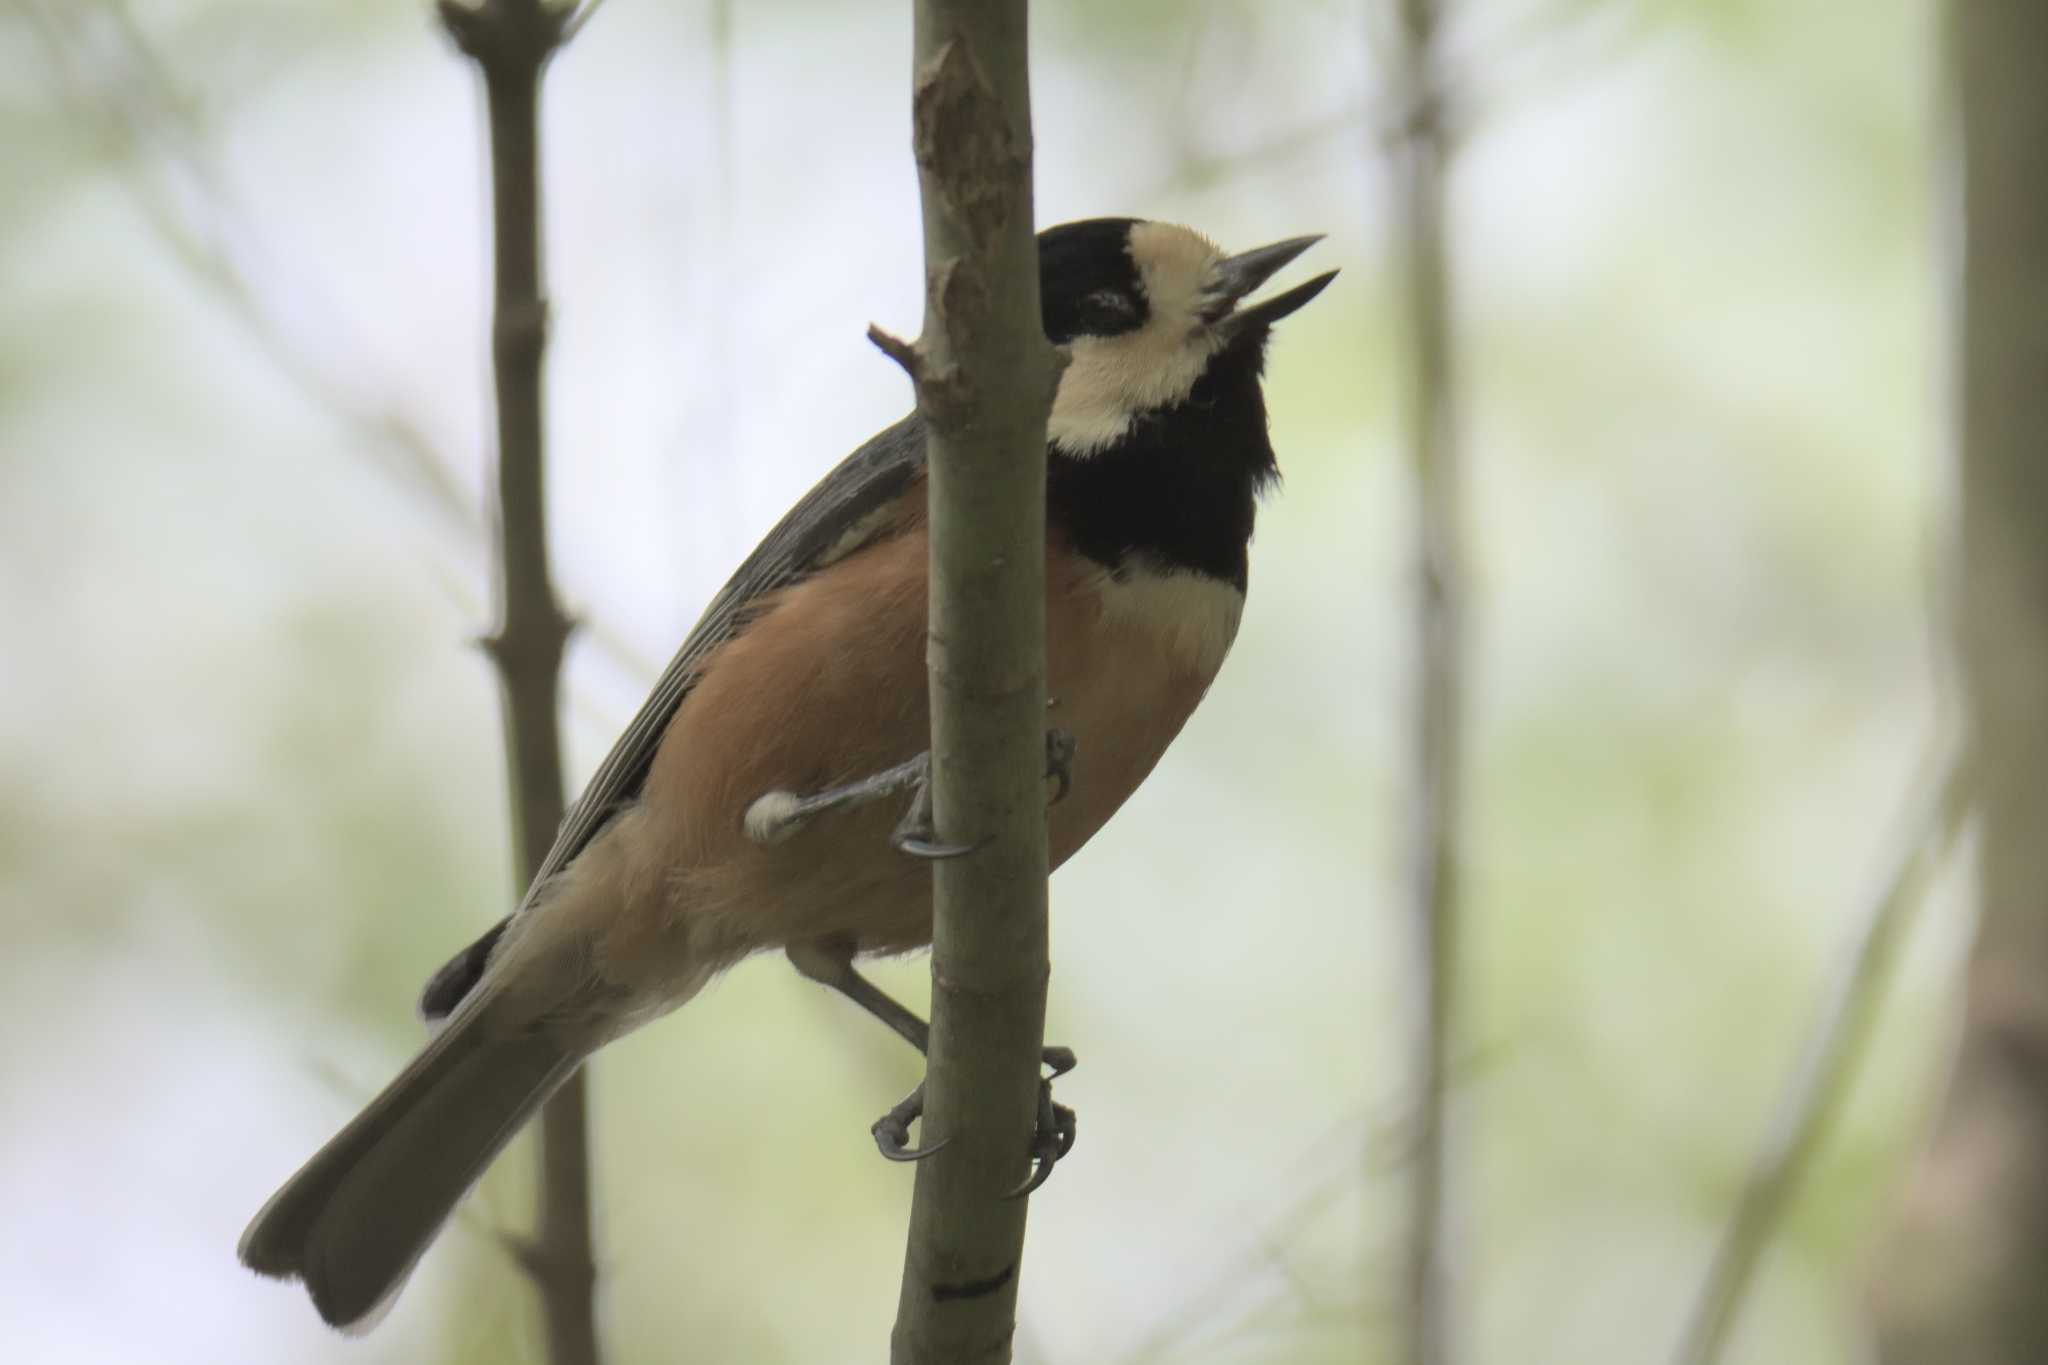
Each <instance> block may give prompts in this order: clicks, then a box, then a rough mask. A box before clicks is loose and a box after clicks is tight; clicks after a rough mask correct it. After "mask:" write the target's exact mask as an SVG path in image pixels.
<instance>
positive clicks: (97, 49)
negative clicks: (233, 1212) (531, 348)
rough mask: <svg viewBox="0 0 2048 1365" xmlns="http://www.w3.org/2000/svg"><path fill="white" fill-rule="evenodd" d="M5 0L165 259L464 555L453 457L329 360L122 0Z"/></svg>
mask: <svg viewBox="0 0 2048 1365" xmlns="http://www.w3.org/2000/svg"><path fill="white" fill-rule="evenodd" d="M13 3H14V5H15V6H16V8H17V9H18V10H19V11H20V12H21V13H23V14H24V15H25V16H26V17H27V18H28V20H29V21H30V26H31V28H32V30H33V31H34V33H35V34H36V36H37V38H38V40H39V41H40V44H41V46H42V49H43V52H44V55H45V56H46V57H47V58H48V63H47V66H46V70H48V71H49V72H50V74H51V76H52V77H53V79H54V80H55V81H56V83H57V85H58V87H59V90H60V92H61V97H62V99H63V100H64V102H65V104H66V105H67V106H68V107H69V108H70V109H71V110H72V111H73V112H75V113H76V114H77V115H78V116H79V117H80V118H81V119H82V120H84V121H86V122H87V123H88V124H89V125H90V126H91V127H93V128H94V129H95V130H96V132H97V135H98V136H100V137H102V138H104V139H105V140H106V143H107V145H108V147H109V148H110V149H111V150H112V151H113V152H114V153H115V154H116V155H117V156H119V157H120V159H121V161H122V169H123V172H124V174H123V177H122V179H123V182H124V183H125V184H126V186H127V187H128V190H129V193H130V198H131V200H132V202H133V203H134V205H135V207H136V210H137V211H138V212H139V213H140V214H141V215H142V218H143V221H144V222H145V223H147V224H148V225H149V227H150V228H151V230H152V231H154V232H155V233H156V234H157V237H158V238H159V240H161V241H162V243H163V244H164V246H165V248H166V249H167V250H169V251H170V253H171V255H172V257H173V259H175V260H176V261H177V263H178V264H179V265H180V266H182V267H183V268H184V270H185V272H186V273H187V275H189V276H190V277H191V279H193V280H194V281H196V282H197V283H198V284H199V285H200V286H201V288H202V290H203V292H204V295H205V297H207V298H209V299H210V300H212V301H213V302H214V303H215V305H216V306H218V307H219V308H220V309H221V311H222V312H223V313H224V314H225V315H226V316H228V317H229V318H231V319H233V320H234V322H235V323H236V324H237V325H238V326H239V327H241V328H242V330H243V332H244V334H245V335H246V336H247V337H248V338H249V339H250V341H251V342H252V343H253V344H254V345H255V346H256V347H257V349H258V350H259V351H261V352H262V354H263V356H264V357H265V358H266V359H267V360H269V361H270V362H271V364H272V365H273V366H275V367H276V369H277V372H278V374H279V375H280V376H282V377H283V378H284V379H285V381H286V382H287V383H288V384H290V385H291V387H292V389H293V390H294V391H296V392H297V393H298V395H299V396H300V398H302V399H303V400H304V401H305V402H306V403H308V404H309V405H310V406H311V407H313V408H314V409H316V410H318V411H319V412H320V413H321V414H323V415H324V416H325V417H327V418H328V419H329V420H330V421H333V422H334V423H335V424H336V425H337V426H340V427H341V428H343V429H345V430H347V431H348V432H350V433H351V434H352V435H353V436H354V437H355V438H356V440H355V442H354V444H353V445H352V446H351V449H352V450H353V451H354V452H356V453H357V454H359V455H360V456H361V457H362V458H363V460H364V462H365V463H366V464H367V465H368V466H369V467H370V468H372V469H374V470H375V471H376V472H377V473H378V474H379V475H380V476H382V477H383V478H384V479H386V480H387V481H388V482H389V483H390V484H391V486H392V487H393V488H394V489H395V490H396V491H397V492H398V494H399V495H400V497H401V498H402V499H403V500H404V502H405V504H406V505H407V506H409V507H411V508H414V509H417V510H418V511H419V512H421V513H423V514H424V518H425V521H426V523H427V524H428V525H429V526H430V527H431V529H432V532H433V533H434V535H436V536H437V537H438V538H439V539H440V541H441V542H442V544H443V545H444V546H445V547H452V548H453V551H454V553H453V554H452V555H450V557H449V562H450V563H451V564H452V563H453V562H455V561H456V560H458V559H459V560H460V562H461V563H463V564H464V565H465V566H467V565H468V564H471V563H474V562H476V551H477V549H478V548H479V547H481V546H482V544H483V541H484V534H485V522H484V516H483V512H482V509H481V506H480V505H479V503H478V502H477V500H476V499H475V497H474V496H473V495H472V494H471V493H470V492H469V490H468V489H466V488H465V487H464V486H463V484H462V482H461V480H460V479H459V478H458V477H457V475H456V472H455V471H456V470H457V469H459V468H460V467H461V464H460V462H459V461H457V460H456V459H454V458H453V457H451V456H450V455H449V454H448V453H447V452H445V451H444V450H442V449H441V448H440V447H439V446H438V445H437V444H436V443H435V441H434V439H433V438H432V437H431V436H429V435H428V434H427V430H426V427H425V426H424V424H422V423H421V422H420V421H419V420H418V419H417V418H416V417H414V416H413V415H412V414H410V413H408V412H407V411H405V409H404V408H403V406H402V405H400V404H399V403H397V402H394V401H392V400H391V399H390V398H389V397H388V396H385V395H380V394H377V393H374V392H368V391H366V390H365V387H364V385H363V384H362V383H361V382H360V381H358V380H356V379H353V378H351V377H350V367H349V366H348V365H346V364H342V363H336V361H335V360H334V359H332V358H331V357H332V356H333V355H334V354H335V353H337V352H349V351H351V350H359V349H360V348H359V347H353V346H352V344H351V340H350V338H348V337H347V336H346V330H347V329H346V328H345V327H344V325H343V323H342V320H341V318H340V315H339V314H338V312H337V311H336V310H335V309H334V308H333V307H331V306H330V305H329V304H328V303H327V301H326V300H325V299H324V298H323V297H322V296H321V295H320V293H319V291H318V289H317V288H316V287H315V286H314V284H313V282H312V281H311V279H310V277H309V276H308V275H307V273H306V271H305V270H304V269H303V268H302V267H300V266H298V265H296V264H294V265H292V266H289V267H287V266H285V265H283V264H281V263H280V262H279V261H278V260H277V258H276V255H275V253H274V252H273V251H271V250H270V249H269V248H268V246H267V245H266V244H265V243H264V241H263V240H262V236H261V234H260V232H259V231H258V230H257V225H256V215H255V214H254V213H253V212H251V211H250V209H249V207H248V205H246V204H244V203H243V202H242V200H241V198H240V196H239V195H237V194H236V192H235V190H234V188H233V185H232V183H231V180H230V177H229V176H228V175H227V174H226V173H225V172H224V171H223V170H222V168H221V166H220V164H219V161H218V157H217V155H216V153H215V150H214V148H213V147H212V145H211V144H210V142H209V141H208V139H207V137H206V136H205V130H204V127H203V126H202V122H201V120H200V118H199V117H198V116H197V115H196V114H195V113H194V112H193V110H194V102H193V100H192V98H191V97H190V96H189V94H188V93H187V92H186V90H185V88H184V85H183V84H182V83H181V82H180V81H179V80H178V78H177V76H176V74H175V73H174V72H173V71H172V70H171V69H170V68H169V67H168V66H167V65H166V64H165V63H164V61H163V60H162V58H161V57H160V55H159V54H158V53H157V51H156V49H155V47H154V46H153V44H152V43H151V42H150V40H149V36H148V34H147V33H145V32H144V31H143V30H142V28H141V27H140V26H139V25H138V24H137V23H136V22H135V20H134V16H133V15H132V14H131V13H130V12H129V10H128V8H127V6H126V5H125V4H124V3H123V0H85V3H73V2H72V0H13ZM586 12H587V8H586V10H585V11H579V13H586ZM466 572H467V570H466V568H465V573H466ZM458 596H459V597H460V598H461V599H462V601H463V602H464V604H465V605H467V604H469V603H473V602H480V601H481V598H482V591H481V587H480V586H473V585H472V583H471V582H470V581H465V583H464V584H463V586H462V587H461V590H460V592H459V593H458ZM581 635H582V638H583V641H584V644H585V647H586V648H589V649H592V650H594V651H595V652H596V653H597V654H598V655H599V656H600V657H601V658H602V659H603V661H604V663H605V665H606V667H607V669H608V670H609V671H610V672H612V673H613V674H615V675H617V676H618V677H620V678H622V679H626V680H628V681H629V682H630V683H631V684H635V685H639V684H645V683H648V682H651V681H652V679H653V678H654V676H655V675H656V674H657V673H658V672H659V671H660V670H659V668H658V667H656V666H655V664H654V663H653V662H651V661H650V660H648V659H647V658H646V657H644V656H643V655H641V654H640V653H639V651H638V650H636V649H635V648H634V647H633V646H632V645H631V644H629V643H628V642H627V641H626V640H625V639H624V638H623V637H621V636H620V635H619V634H618V633H617V632H616V631H614V630H612V629H610V628H609V627H608V626H607V624H606V623H605V622H604V621H603V620H602V619H601V618H599V619H586V620H585V621H584V624H583V628H582V631H581ZM607 720H609V718H607Z"/></svg>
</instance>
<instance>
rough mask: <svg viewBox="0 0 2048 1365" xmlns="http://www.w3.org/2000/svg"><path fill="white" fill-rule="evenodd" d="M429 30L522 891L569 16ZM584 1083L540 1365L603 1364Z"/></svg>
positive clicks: (555, 705)
mask: <svg viewBox="0 0 2048 1365" xmlns="http://www.w3.org/2000/svg"><path fill="white" fill-rule="evenodd" d="M440 16H441V22H442V25H443V27H445V28H446V29H447V31H448V34H449V36H450V37H451V38H453V39H454V41H455V45H456V46H457V47H458V48H460V49H461V51H462V52H463V54H464V55H466V56H467V57H469V58H470V59H471V60H472V61H474V62H475V63H476V66H477V70H478V73H479V74H480V75H481V76H482V78H483V85H484V100H485V107H486V110H487V113H488V118H489V125H490V140H491V223H492V238H493V258H494V269H493V289H492V297H493V305H492V318H491V356H492V368H493V372H494V375H495V378H496V386H497V417H498V432H497V435H498V442H497V469H496V474H497V479H496V511H497V516H496V518H495V525H494V529H495V531H496V534H497V544H496V550H497V555H496V559H497V566H498V575H497V589H498V626H497V629H496V630H495V631H494V632H493V633H492V634H491V635H490V637H489V638H488V639H486V640H485V642H484V643H485V646H486V648H487V650H488V652H489V653H490V656H491V658H492V660H493V661H495V662H496V664H497V666H498V673H499V678H500V681H501V683H502V685H503V690H504V696H505V746H506V751H507V755H508V759H509V762H508V767H509V770H510V776H511V797H512V827H513V833H514V838H513V856H514V859H515V862H516V869H517V874H518V877H519V882H520V884H521V885H522V886H523V885H525V884H526V883H528V882H531V881H532V880H533V878H534V877H535V876H536V875H537V874H538V872H539V869H540V865H541V860H542V859H543V858H545V857H546V856H547V851H548V848H549V846H550V845H551V844H552V843H553V842H554V838H555V831H556V830H557V829H558V828H560V826H561V823H562V812H563V791H562V744H561V734H560V729H559V711H560V705H559V689H560V685H561V667H562V652H563V649H564V648H565V647H566V645H567V643H568V639H569V631H570V625H571V623H570V621H569V618H568V616H567V615H566V614H565V613H564V612H563V610H562V608H561V604H560V603H559V602H558V601H557V600H556V598H555V591H554V585H553V582H552V580H551V577H550V574H549V569H548V543H547V500H546V488H545V483H544V479H543V461H542V448H543V438H544V434H545V426H544V423H543V420H542V360H543V357H544V355H545V352H546V347H547V327H548V311H547V300H546V296H545V294H544V293H543V292H542V280H543V274H542V270H541V218H540V92H541V83H542V77H543V76H544V75H545V73H546V71H547V66H548V62H549V60H550V59H551V58H552V57H553V56H554V54H555V52H556V50H557V49H558V48H559V47H560V46H561V44H562V42H563V41H564V35H565V31H566V24H567V22H568V19H569V12H568V11H567V10H566V9H562V8H556V7H552V6H550V5H548V4H546V3H544V0H480V3H478V4H475V5H470V4H464V3H461V0H441V5H440ZM585 1074H586V1073H584V1072H579V1073H578V1074H577V1075H576V1076H575V1077H574V1078H572V1079H571V1080H570V1082H569V1083H568V1084H567V1085H565V1086H563V1087H562V1088H561V1090H559V1091H557V1092H556V1094H555V1095H554V1097H553V1098H552V1099H550V1100H549V1101H548V1102H547V1104H546V1106H545V1107H544V1108H543V1109H542V1110H541V1120H540V1201H539V1202H540V1210H539V1219H538V1224H537V1226H536V1229H535V1231H534V1234H533V1236H532V1237H531V1238H530V1239H525V1240H524V1241H523V1242H522V1243H520V1245H521V1247H522V1248H523V1250H522V1254H521V1255H519V1256H518V1258H517V1259H518V1262H519V1264H520V1265H521V1267H522V1268H523V1269H525V1271H526V1272H527V1274H528V1276H529V1277H530V1278H531V1279H532V1280H533V1282H534V1284H535V1286H536V1287H537V1288H538V1289H539V1290H540V1296H541V1306H542V1311H543V1316H544V1318H545V1320H546V1323H547V1337H548V1358H549V1360H550V1361H551V1362H552V1365H597V1362H598V1359H599V1356H598V1344H597V1321H596V1309H595V1305H594V1302H593V1293H594V1290H595V1287H596V1280H597V1264H596V1259H595V1256H594V1254H593V1251H592V1247H591V1231H590V1157H589V1144H590V1139H589V1116H588V1106H587V1104H586V1097H585V1087H584V1075H585Z"/></svg>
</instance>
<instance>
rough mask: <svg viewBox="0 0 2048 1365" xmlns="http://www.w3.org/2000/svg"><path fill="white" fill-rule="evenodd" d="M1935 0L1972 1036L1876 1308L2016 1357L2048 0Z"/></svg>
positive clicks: (1905, 1332) (2047, 658) (2042, 471)
mask: <svg viewBox="0 0 2048 1365" xmlns="http://www.w3.org/2000/svg"><path fill="white" fill-rule="evenodd" d="M1941 9H1942V10H1943V11H1944V12H1945V17H1946V33H1945V37H1946V39H1947V41H1948V43H1949V45H1950V46H1949V52H1948V60H1946V61H1945V62H1944V63H1943V71H1942V84H1943V91H1942V94H1943V111H1944V114H1945V115H1946V116H1947V117H1948V118H1952V119H1954V120H1955V121H1954V122H1953V124H1951V125H1950V131H1952V132H1953V133H1954V134H1956V135H1958V137H1959V140H1958V141H1957V142H1955V143H1954V144H1953V145H1952V146H1951V147H1950V149H1949V151H1950V156H1951V157H1952V158H1953V160H1952V162H1951V164H1952V165H1953V166H1954V167H1955V168H1956V169H1957V170H1959V171H1960V177H1959V183H1958V185H1957V188H1958V189H1959V190H1960V197H1959V201H1958V202H1956V203H1953V204H1950V205H1945V206H1944V207H1945V208H1949V209H1951V210H1953V209H1955V208H1960V210H1961V212H1960V216H1959V218H1957V219H1955V220H1953V221H1954V222H1955V223H1956V225H1957V226H1959V227H1960V229H1961V231H1960V233H1959V234H1957V235H1956V236H1955V237H1954V238H1953V239H1952V240H1951V242H1950V247H1951V251H1952V253H1953V254H1952V255H1951V256H1950V262H1951V264H1952V266H1955V267H1959V268H1958V269H1956V270H1955V272H1954V273H1953V274H1952V275H1951V276H1950V278H1951V280H1952V281H1953V282H1954V283H1955V285H1957V286H1959V287H1958V290H1957V292H1956V294H1955V295H1954V296H1952V298H1953V303H1954V305H1955V308H1954V310H1953V314H1952V316H1953V317H1954V321H1955V326H1954V328H1953V331H1952V333H1951V335H1952V336H1953V338H1954V340H1955V342H1956V343H1957V345H1958V350H1957V352H1956V358H1957V359H1956V367H1955V390H1954V392H1955V396H1956V400H1957V403H1956V415H1957V417H1958V418H1959V425H1958V430H1959V433H1960V437H1961V458H1960V459H1959V461H1958V472H1959V474H1960V480H1959V493H1960V498H1959V507H1960V517H1959V524H1960V527H1961V537H1960V545H1961V556H1960V560H1961V563H1960V573H1959V579H1958V583H1957V589H1958V590H1957V591H1956V592H1955V593H1954V611H1955V618H1956V627H1957V629H1956V636H1957V641H1958V644H1959V646H1960V649H1959V654H1960V658H1961V662H1962V675H1963V680H1964V696H1965V697H1966V699H1967V702H1968V716H1969V733H1970V762H1971V765H1972V769H1973V772H1972V779H1971V780H1972V783H1973V785H1974V787H1975V789H1976V805H1977V822H1976V823H1977V831H1978V838H1977V848H1976V859H1975V868H1974V872H1975V891H1976V910H1977V917H1976V926H1975V937H1974V939H1973V941H1972V942H1971V945H1970V953H1969V960H1968V964H1967V967H1966V968H1965V973H1964V979H1963V991H1962V995H1963V1008H1962V1028H1961V1034H1960V1037H1959V1038H1958V1039H1957V1041H1956V1046H1955V1049H1954V1052H1953V1055H1952V1057H1951V1059H1950V1063H1949V1072H1948V1075H1947V1078H1946V1082H1945V1094H1944V1095H1943V1096H1942V1098H1941V1101H1940V1105H1939V1112H1938V1114H1937V1116H1936V1118H1935V1121H1934V1125H1933V1131H1932V1134H1931V1136H1930V1140H1929V1142H1928V1143H1927V1146H1926V1148H1925V1150H1924V1151H1922V1152H1921V1153H1920V1154H1919V1157H1918V1160H1917V1161H1916V1162H1915V1163H1914V1168H1913V1170H1912V1171H1911V1173H1910V1174H1909V1175H1908V1177H1907V1178H1906V1180H1905V1182H1904V1185H1903V1188H1902V1191H1901V1193H1900V1196H1899V1198H1898V1201H1897V1207H1896V1211H1895V1214H1894V1226H1893V1227H1892V1228H1891V1229H1890V1230H1889V1232H1888V1234H1887V1237H1886V1241H1885V1245H1884V1247H1883V1249H1882V1252H1881V1254H1880V1255H1879V1257H1878V1258H1877V1264H1876V1267H1875V1271H1874V1274H1873V1282H1872V1287H1871V1296H1870V1309H1871V1319H1870V1326H1871V1328H1872V1336H1873V1339H1874V1340H1873V1344H1874V1346H1875V1348H1876V1350H1875V1356H1876V1358H1877V1359H1878V1360H1880V1361H1882V1362H1884V1365H2006V1363H2007V1362H2019V1361H2027V1362H2032V1361H2038V1360H2041V1359H2043V1357H2044V1350H2048V1303H2044V1300H2043V1297H2042V1293H2041V1286H2042V1283H2043V1281H2044V1279H2048V1065H2044V1064H2043V1059H2044V1058H2048V932H2044V927H2048V916H2044V907H2048V835H2044V832H2048V706H2044V705H2043V697H2044V688H2043V680H2044V679H2048V460H2044V459H2043V458H2042V452H2043V450H2044V448H2048V387H2044V386H2043V385H2042V383H2041V376H2042V375H2043V374H2044V373H2048V308H2044V307H2043V299H2044V297H2048V291H2044V282H2048V196H2044V195H2043V194H2042V192H2041V179H2042V169H2043V149H2044V148H2048V84H2044V83H2043V82H2042V80H2041V70H2040V66H2041V54H2042V53H2043V52H2048V6H2044V5H2042V4H2041V3H2040V0H1967V3H1965V0H1950V3H1948V4H1945V5H1943V6H1941Z"/></svg>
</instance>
